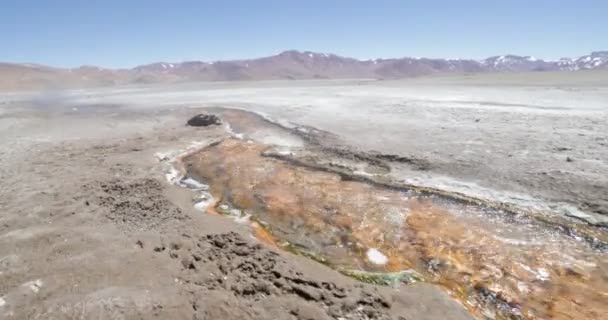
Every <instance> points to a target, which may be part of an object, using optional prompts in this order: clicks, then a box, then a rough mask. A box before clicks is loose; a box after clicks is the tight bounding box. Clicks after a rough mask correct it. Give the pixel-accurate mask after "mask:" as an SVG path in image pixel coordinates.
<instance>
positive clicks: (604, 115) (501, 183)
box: [0, 74, 608, 319]
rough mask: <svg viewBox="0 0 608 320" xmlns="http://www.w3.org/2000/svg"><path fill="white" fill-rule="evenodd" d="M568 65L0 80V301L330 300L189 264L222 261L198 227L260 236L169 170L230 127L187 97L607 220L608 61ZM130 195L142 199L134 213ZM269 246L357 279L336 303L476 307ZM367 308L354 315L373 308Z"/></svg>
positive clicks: (449, 183) (482, 189)
mask: <svg viewBox="0 0 608 320" xmlns="http://www.w3.org/2000/svg"><path fill="white" fill-rule="evenodd" d="M567 75H568V74H566V75H563V74H561V75H559V76H556V77H555V78H551V75H550V74H548V75H543V76H538V75H534V76H532V77H528V76H521V75H520V76H519V78H518V77H517V76H516V75H509V76H501V77H498V78H497V77H488V76H485V77H472V78H471V77H459V78H455V77H448V78H433V79H417V80H407V81H399V82H376V81H364V80H361V81H357V80H348V81H342V80H340V81H302V82H258V83H213V84H187V85H174V86H170V87H169V86H165V87H161V86H148V87H125V88H111V89H110V88H104V89H87V90H74V91H65V92H42V93H41V92H34V93H31V92H30V93H23V92H21V93H3V94H0V136H1V137H2V139H1V140H0V163H1V166H0V181H1V182H0V186H1V188H0V207H1V208H2V212H0V239H2V241H0V297H1V299H0V318H1V317H4V318H7V319H10V318H14V319H89V318H101V319H135V318H138V319H139V318H146V319H147V318H153V317H158V318H161V319H162V318H171V319H180V318H184V319H192V318H195V317H198V319H207V318H209V319H213V318H218V317H223V318H227V319H228V318H235V319H236V318H247V317H250V318H289V317H291V318H293V319H295V318H322V315H324V316H328V315H329V314H330V313H329V311H327V310H329V309H328V308H329V307H328V306H327V305H325V304H323V303H321V302H319V301H315V300H314V299H312V300H309V299H304V298H302V295H299V294H297V293H295V292H299V291H298V290H297V289H290V290H292V291H289V292H287V293H281V294H274V293H269V294H268V295H267V296H262V297H261V296H253V297H252V296H248V297H243V296H238V294H237V293H235V292H240V291H238V290H236V291H235V290H233V289H231V288H225V289H221V290H219V289H217V288H215V287H214V288H210V287H209V286H210V285H209V283H211V282H213V281H217V279H209V277H207V276H205V277H206V278H205V277H204V278H201V279H199V278H197V277H202V274H203V273H205V270H208V269H209V270H211V269H213V268H216V269H217V268H218V266H217V265H216V264H213V263H211V262H208V263H206V264H203V262H204V261H203V262H201V265H196V266H195V267H196V268H195V269H194V270H193V269H190V268H189V265H190V262H191V261H188V259H189V257H190V256H189V254H191V253H192V250H193V248H199V249H200V248H203V249H204V248H207V247H209V246H210V245H211V243H213V241H214V240H213V239H211V240H209V239H199V238H198V237H200V236H202V235H205V234H208V233H224V236H225V237H228V238H226V239H224V240H222V241H227V242H230V241H232V240H230V239H232V238H230V237H231V236H226V235H225V232H228V231H237V232H238V233H239V234H241V236H242V237H243V238H245V239H247V241H248V243H253V242H254V240H252V239H250V238H249V236H248V231H247V230H246V229H245V228H244V227H243V226H239V225H236V224H234V223H232V222H230V221H228V220H227V219H224V218H221V217H214V216H204V215H201V214H200V213H196V212H194V211H193V210H192V209H191V206H190V204H191V200H192V199H191V194H190V193H188V191H187V190H182V189H179V188H177V187H173V186H169V185H168V184H166V183H164V177H163V173H162V171H161V167H160V164H159V163H158V162H157V160H156V159H155V157H154V153H156V152H159V151H167V150H175V149H179V148H184V147H185V146H188V145H189V144H190V143H191V142H192V141H196V140H205V139H211V138H213V137H217V136H220V135H223V134H225V133H224V132H223V131H222V130H219V129H218V130H215V131H213V130H212V131H201V130H195V129H191V128H186V127H184V126H183V123H184V121H185V120H186V119H187V117H188V116H189V115H191V114H193V113H195V112H196V111H195V110H194V109H190V108H191V107H193V106H196V107H200V106H231V107H239V108H246V109H249V110H253V111H256V112H261V113H264V114H266V115H268V116H269V117H272V118H274V119H277V120H280V121H284V122H294V123H299V124H305V125H311V126H314V127H318V128H320V129H324V130H327V131H330V132H333V133H335V134H337V135H338V136H339V138H340V141H341V143H343V144H347V145H349V146H352V147H355V148H361V149H364V150H377V151H379V152H382V153H387V154H399V155H403V156H408V157H410V158H412V159H418V160H420V161H422V162H425V163H428V166H426V167H425V168H422V169H421V168H419V167H408V166H407V165H403V167H401V168H398V169H399V170H397V172H396V174H398V175H400V176H401V177H402V179H404V180H405V181H408V182H413V183H417V184H421V185H429V186H435V187H441V188H444V189H448V190H455V191H461V192H464V193H468V194H472V195H477V196H480V197H484V198H489V199H498V200H503V201H507V202H513V203H516V204H518V205H522V206H528V207H534V208H539V209H542V210H544V211H546V212H547V214H560V215H562V214H570V215H578V216H579V217H583V218H584V219H586V220H589V221H591V222H593V223H596V224H601V223H605V221H606V218H605V217H606V213H607V210H608V199H607V198H606V194H608V81H606V80H608V78H607V77H604V75H597V74H593V76H589V77H584V76H580V75H576V76H573V77H568V76H567ZM535 77H536V78H535ZM547 77H548V78H547ZM567 159H570V161H568V160H567ZM178 208H179V209H178ZM129 210H132V211H136V212H138V213H142V212H149V214H148V215H146V216H140V217H137V218H133V219H131V218H125V217H124V213H125V212H127V211H129ZM579 210H580V211H579ZM162 248H165V249H162ZM155 249H157V250H155ZM161 249H162V250H161ZM199 249H196V250H199ZM203 249H200V250H203ZM260 250H261V251H259V250H257V249H256V250H253V251H255V252H254V253H252V254H251V255H250V256H246V257H245V258H243V257H240V258H236V257H234V256H227V257H223V258H222V259H225V260H228V261H231V259H237V260H238V259H245V260H246V261H248V260H247V259H250V260H252V261H256V259H258V258H260V257H263V258H260V259H267V256H266V255H267V254H268V253H267V251H264V250H267V249H263V250H262V249H260ZM203 251H204V250H203ZM208 251H209V250H207V251H204V252H203V253H202V255H203V256H205V255H209V252H208ZM250 251H252V250H250ZM209 257H211V256H209ZM273 259H274V258H273ZM276 259H278V260H280V263H281V264H285V266H282V267H281V270H280V272H279V273H281V274H294V275H295V272H296V271H294V270H303V271H302V272H303V273H302V274H297V276H294V277H296V278H297V277H300V278H306V279H313V282H315V283H321V282H323V281H326V282H328V283H333V285H336V286H338V287H340V288H343V290H345V292H348V293H349V296H352V297H353V299H351V300H353V301H347V302H344V301H341V300H340V301H336V302H335V304H336V305H338V306H339V307H338V309H339V310H342V308H344V310H347V309H348V308H351V307H352V309H353V310H359V307H360V306H362V305H364V306H365V308H368V307H369V308H370V310H375V311H374V312H376V313H373V312H372V311H370V315H372V316H376V315H378V314H380V315H386V316H387V317H395V318H396V317H397V316H399V315H403V316H404V318H406V319H443V318H445V314H446V313H449V314H450V315H451V316H450V318H451V319H458V318H466V315H464V314H463V311H462V309H461V308H460V307H459V306H457V305H456V304H455V303H454V302H453V301H452V300H450V299H449V298H447V297H446V296H445V294H443V293H441V291H439V290H437V289H435V288H434V287H430V286H419V287H412V288H403V289H401V290H400V291H395V290H393V289H387V288H382V289H380V288H372V287H368V286H365V287H364V288H360V287H354V285H355V283H354V282H353V281H352V280H350V279H346V278H344V277H342V276H340V275H338V274H337V273H335V272H333V271H331V270H328V269H326V268H325V267H322V266H319V265H317V264H315V263H312V262H310V261H307V260H305V259H302V258H298V257H294V256H291V255H288V254H284V253H282V254H281V255H280V258H276ZM239 261H240V260H239ZM249 262H251V261H249ZM197 263H198V262H197ZM216 269H213V270H216ZM237 271H238V270H237ZM239 272H240V271H239ZM239 276H240V277H244V276H246V274H244V273H242V272H241V273H239ZM197 282H198V283H199V284H196V283H197ZM213 283H215V282H213ZM288 285H289V283H288ZM299 285H300V284H294V286H296V287H297V286H299ZM308 286H309V285H308ZM315 288H316V287H315ZM317 289H318V288H317ZM304 290H306V286H305V288H304ZM315 290H316V289H315ZM319 290H320V289H319ZM210 292H213V294H210ZM241 293H242V292H241ZM239 294H240V293H239ZM370 297H371V298H370ZM366 299H367V300H366ZM369 299H371V300H370V301H372V302H369V301H368V300H369ZM338 300H339V299H338ZM362 301H363V302H362ZM366 301H367V302H366ZM374 301H375V302H374ZM368 302H369V303H368ZM383 302H387V303H388V304H389V305H388V306H385V305H383ZM361 310H363V311H361ZM361 310H359V311H361V312H367V311H368V309H365V310H364V309H361ZM334 311H335V310H334ZM336 312H338V311H336ZM340 312H342V311H340ZM344 312H346V311H344ZM353 312H354V311H353ZM361 312H359V313H351V314H348V316H349V317H355V318H356V317H363V313H361Z"/></svg>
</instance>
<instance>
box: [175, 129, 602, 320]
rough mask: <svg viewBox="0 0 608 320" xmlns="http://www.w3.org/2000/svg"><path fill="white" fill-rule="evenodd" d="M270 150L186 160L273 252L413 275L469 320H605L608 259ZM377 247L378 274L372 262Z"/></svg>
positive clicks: (231, 146)
mask: <svg viewBox="0 0 608 320" xmlns="http://www.w3.org/2000/svg"><path fill="white" fill-rule="evenodd" d="M267 148H268V147H267V146H265V145H262V144H257V143H247V142H244V141H241V140H236V139H227V140H225V141H223V142H221V143H219V144H217V145H214V146H211V147H208V148H206V149H203V150H202V151H200V152H198V153H194V154H191V155H189V156H187V157H185V158H184V160H183V161H184V163H185V164H186V165H187V167H188V170H189V171H190V172H192V173H194V174H195V175H196V176H199V177H201V178H203V179H204V180H205V182H206V183H208V184H209V185H210V187H211V190H210V191H211V193H212V195H213V196H214V197H215V198H216V199H224V200H225V201H226V202H229V203H231V204H233V205H234V206H236V207H238V208H240V209H243V210H246V211H247V212H248V213H251V214H253V215H254V216H255V217H256V218H257V219H260V220H262V221H265V222H266V223H268V224H269V225H271V226H272V230H273V233H272V234H271V233H270V232H269V231H268V230H267V229H265V228H263V227H262V226H261V225H259V224H257V222H254V225H253V230H254V234H255V236H256V237H257V238H258V239H260V240H261V241H263V242H265V243H268V244H270V245H272V246H278V245H277V242H278V241H279V239H280V240H281V241H283V240H287V241H289V242H290V243H292V244H295V245H298V246H303V247H305V248H307V250H310V251H313V252H315V253H317V254H319V255H322V256H323V257H326V258H327V259H328V260H329V261H330V262H331V264H332V265H335V266H339V267H343V268H352V269H364V270H368V271H380V272H384V271H386V272H393V271H400V270H404V269H415V270H417V271H418V272H420V273H422V274H423V275H424V276H425V277H426V278H427V280H428V281H430V282H433V283H437V284H439V285H441V286H443V287H445V288H446V289H447V290H449V292H450V293H451V294H453V295H454V296H455V297H456V298H458V299H460V300H461V301H462V302H463V305H465V306H467V307H468V308H469V309H470V310H472V311H473V312H476V313H479V312H482V311H483V312H485V314H488V312H489V313H495V314H496V317H497V318H500V317H521V318H525V319H601V318H602V315H605V314H608V303H607V300H606V299H607V292H608V258H607V257H606V255H605V253H603V252H599V251H597V250H594V249H592V248H590V247H588V246H587V245H586V244H585V243H583V242H581V241H576V240H575V239H573V238H570V237H568V236H566V235H563V234H559V233H556V232H550V231H547V230H544V229H543V228H542V226H535V225H534V224H533V223H532V222H529V221H527V222H525V223H523V222H518V221H511V220H508V219H503V218H502V217H501V216H500V214H499V213H496V212H490V211H487V210H485V209H484V208H481V207H480V206H477V205H470V204H462V203H450V202H449V201H446V200H445V199H443V200H442V199H439V198H434V197H432V196H428V195H427V196H421V195H419V194H416V193H413V192H407V191H398V190H389V189H384V188H381V187H378V186H372V185H369V184H366V183H363V182H357V181H344V180H342V179H341V178H340V176H339V175H337V174H334V173H331V172H324V171H317V170H313V169H308V168H302V167H298V166H294V165H291V164H289V163H287V162H284V161H281V160H276V159H271V158H266V157H263V156H261V154H262V152H264V151H265V150H266V149H267ZM369 248H375V249H377V250H379V251H380V252H382V253H383V254H384V255H385V256H386V258H387V261H388V262H387V263H386V264H385V265H375V264H373V263H372V262H371V261H368V259H367V257H366V251H367V250H368V249H369Z"/></svg>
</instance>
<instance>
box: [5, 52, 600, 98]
mask: <svg viewBox="0 0 608 320" xmlns="http://www.w3.org/2000/svg"><path fill="white" fill-rule="evenodd" d="M595 69H605V70H608V51H597V52H592V53H591V54H588V55H585V56H581V57H578V58H562V59H560V60H557V61H544V60H541V59H537V58H535V57H532V56H517V55H502V56H494V57H489V58H487V59H483V60H471V59H429V58H411V57H405V58H395V59H373V60H357V59H353V58H348V57H342V56H338V55H335V54H325V53H316V52H310V51H304V52H302V51H296V50H289V51H284V52H282V53H280V54H277V55H274V56H269V57H264V58H257V59H248V60H232V61H216V62H202V61H187V62H180V63H176V62H171V63H170V62H158V63H152V64H147V65H141V66H137V67H135V68H132V69H105V68H100V67H95V66H82V67H79V68H72V69H64V68H54V67H48V66H43V65H34V64H14V63H0V89H3V90H25V89H43V88H45V89H48V88H69V87H90V86H109V85H120V84H138V83H172V82H188V81H238V80H273V79H337V78H371V79H399V78H406V77H416V76H423V75H430V74H450V73H490V72H544V71H579V70H595Z"/></svg>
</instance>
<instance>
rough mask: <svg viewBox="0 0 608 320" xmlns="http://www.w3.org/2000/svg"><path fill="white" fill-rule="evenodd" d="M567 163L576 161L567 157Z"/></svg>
mask: <svg viewBox="0 0 608 320" xmlns="http://www.w3.org/2000/svg"><path fill="white" fill-rule="evenodd" d="M566 161H567V162H573V161H574V159H572V158H570V157H566Z"/></svg>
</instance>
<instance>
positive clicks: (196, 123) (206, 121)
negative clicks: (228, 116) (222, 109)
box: [187, 113, 222, 127]
mask: <svg viewBox="0 0 608 320" xmlns="http://www.w3.org/2000/svg"><path fill="white" fill-rule="evenodd" d="M187 124H188V125H189V126H192V127H206V126H210V125H220V124H222V120H221V119H220V118H219V117H218V116H216V115H214V114H205V113H201V114H197V115H195V116H194V117H192V118H190V120H188V122H187Z"/></svg>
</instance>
